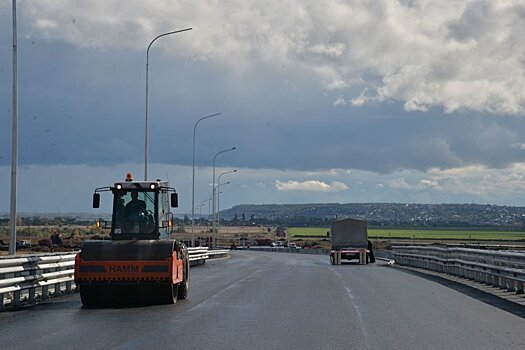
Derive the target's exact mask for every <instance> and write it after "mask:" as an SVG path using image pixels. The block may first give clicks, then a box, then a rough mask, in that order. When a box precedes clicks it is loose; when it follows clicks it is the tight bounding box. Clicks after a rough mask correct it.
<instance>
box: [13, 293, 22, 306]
mask: <svg viewBox="0 0 525 350" xmlns="http://www.w3.org/2000/svg"><path fill="white" fill-rule="evenodd" d="M21 294H22V293H21V292H20V290H17V291H14V292H13V300H12V301H11V306H14V307H19V306H20V304H22V299H21Z"/></svg>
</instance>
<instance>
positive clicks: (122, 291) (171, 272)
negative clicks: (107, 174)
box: [75, 175, 189, 307]
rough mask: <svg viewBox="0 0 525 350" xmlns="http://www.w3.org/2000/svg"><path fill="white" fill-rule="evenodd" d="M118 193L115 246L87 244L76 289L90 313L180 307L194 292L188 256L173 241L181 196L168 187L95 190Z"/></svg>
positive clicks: (140, 184) (138, 184)
mask: <svg viewBox="0 0 525 350" xmlns="http://www.w3.org/2000/svg"><path fill="white" fill-rule="evenodd" d="M106 191H107V192H112V194H113V212H112V220H111V224H108V223H106V222H99V223H98V225H100V226H101V227H103V228H106V229H110V238H111V239H110V240H96V241H95V240H92V241H86V242H84V244H83V245H82V250H81V252H80V253H79V254H78V255H77V256H76V258H75V284H76V285H77V286H78V288H79V289H80V297H81V300H82V304H83V305H84V306H85V307H96V306H112V305H144V304H163V303H175V302H176V300H177V299H184V298H186V297H187V295H188V289H189V260H188V251H187V248H186V247H185V246H184V244H182V243H180V242H177V241H174V240H172V239H169V235H170V234H171V233H172V229H173V214H172V213H171V211H170V208H171V207H176V206H177V205H178V203H177V202H178V198H177V193H176V192H175V190H174V189H173V188H170V187H169V186H168V184H167V182H164V181H160V180H157V181H153V182H151V181H133V180H132V179H131V177H130V176H129V175H128V178H127V180H126V181H125V182H121V183H115V184H114V186H112V187H102V188H97V189H96V190H95V194H94V196H93V206H94V207H95V208H98V207H99V205H100V192H106Z"/></svg>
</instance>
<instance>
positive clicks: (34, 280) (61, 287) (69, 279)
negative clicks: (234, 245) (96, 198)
mask: <svg viewBox="0 0 525 350" xmlns="http://www.w3.org/2000/svg"><path fill="white" fill-rule="evenodd" d="M228 252H229V251H228V250H213V251H211V250H208V247H196V248H188V253H189V260H190V266H195V265H199V264H204V263H205V262H206V260H207V259H213V258H220V257H224V256H227V255H228ZM77 253H78V252H73V253H54V254H53V253H48V254H42V255H32V256H16V257H12V256H11V257H9V256H8V257H2V258H0V311H3V310H4V309H5V308H6V307H11V308H17V307H20V306H21V305H22V304H25V303H34V302H36V301H44V300H47V299H49V298H51V297H56V296H60V295H63V294H67V293H71V292H74V291H75V288H76V286H75V284H74V280H73V279H74V272H75V269H74V266H75V256H76V254H77Z"/></svg>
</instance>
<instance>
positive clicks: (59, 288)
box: [0, 252, 76, 311]
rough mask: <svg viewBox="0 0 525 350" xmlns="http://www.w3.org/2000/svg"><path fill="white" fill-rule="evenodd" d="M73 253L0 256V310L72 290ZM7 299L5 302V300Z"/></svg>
mask: <svg viewBox="0 0 525 350" xmlns="http://www.w3.org/2000/svg"><path fill="white" fill-rule="evenodd" d="M75 255H76V252H75V253H73V254H72V253H57V254H45V255H38V256H17V257H14V258H13V257H6V258H2V259H0V311H1V310H3V309H4V307H5V305H6V304H8V305H9V306H11V307H15V308H16V307H19V306H20V305H21V304H22V302H35V301H36V300H47V299H49V298H50V297H52V296H58V295H60V294H64V293H70V292H72V291H73V274H74V272H75V269H74V266H75ZM8 300H9V302H8Z"/></svg>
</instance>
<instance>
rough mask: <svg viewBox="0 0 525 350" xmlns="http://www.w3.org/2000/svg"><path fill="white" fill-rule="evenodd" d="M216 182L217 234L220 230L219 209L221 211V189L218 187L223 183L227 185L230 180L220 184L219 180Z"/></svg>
mask: <svg viewBox="0 0 525 350" xmlns="http://www.w3.org/2000/svg"><path fill="white" fill-rule="evenodd" d="M217 182H218V184H217V236H219V230H220V227H221V218H220V215H219V213H220V211H221V206H220V198H221V196H220V194H221V193H222V192H221V189H220V187H221V186H223V185H229V184H230V183H231V182H230V181H228V182H223V183H222V184H221V182H220V180H218V181H217Z"/></svg>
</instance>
